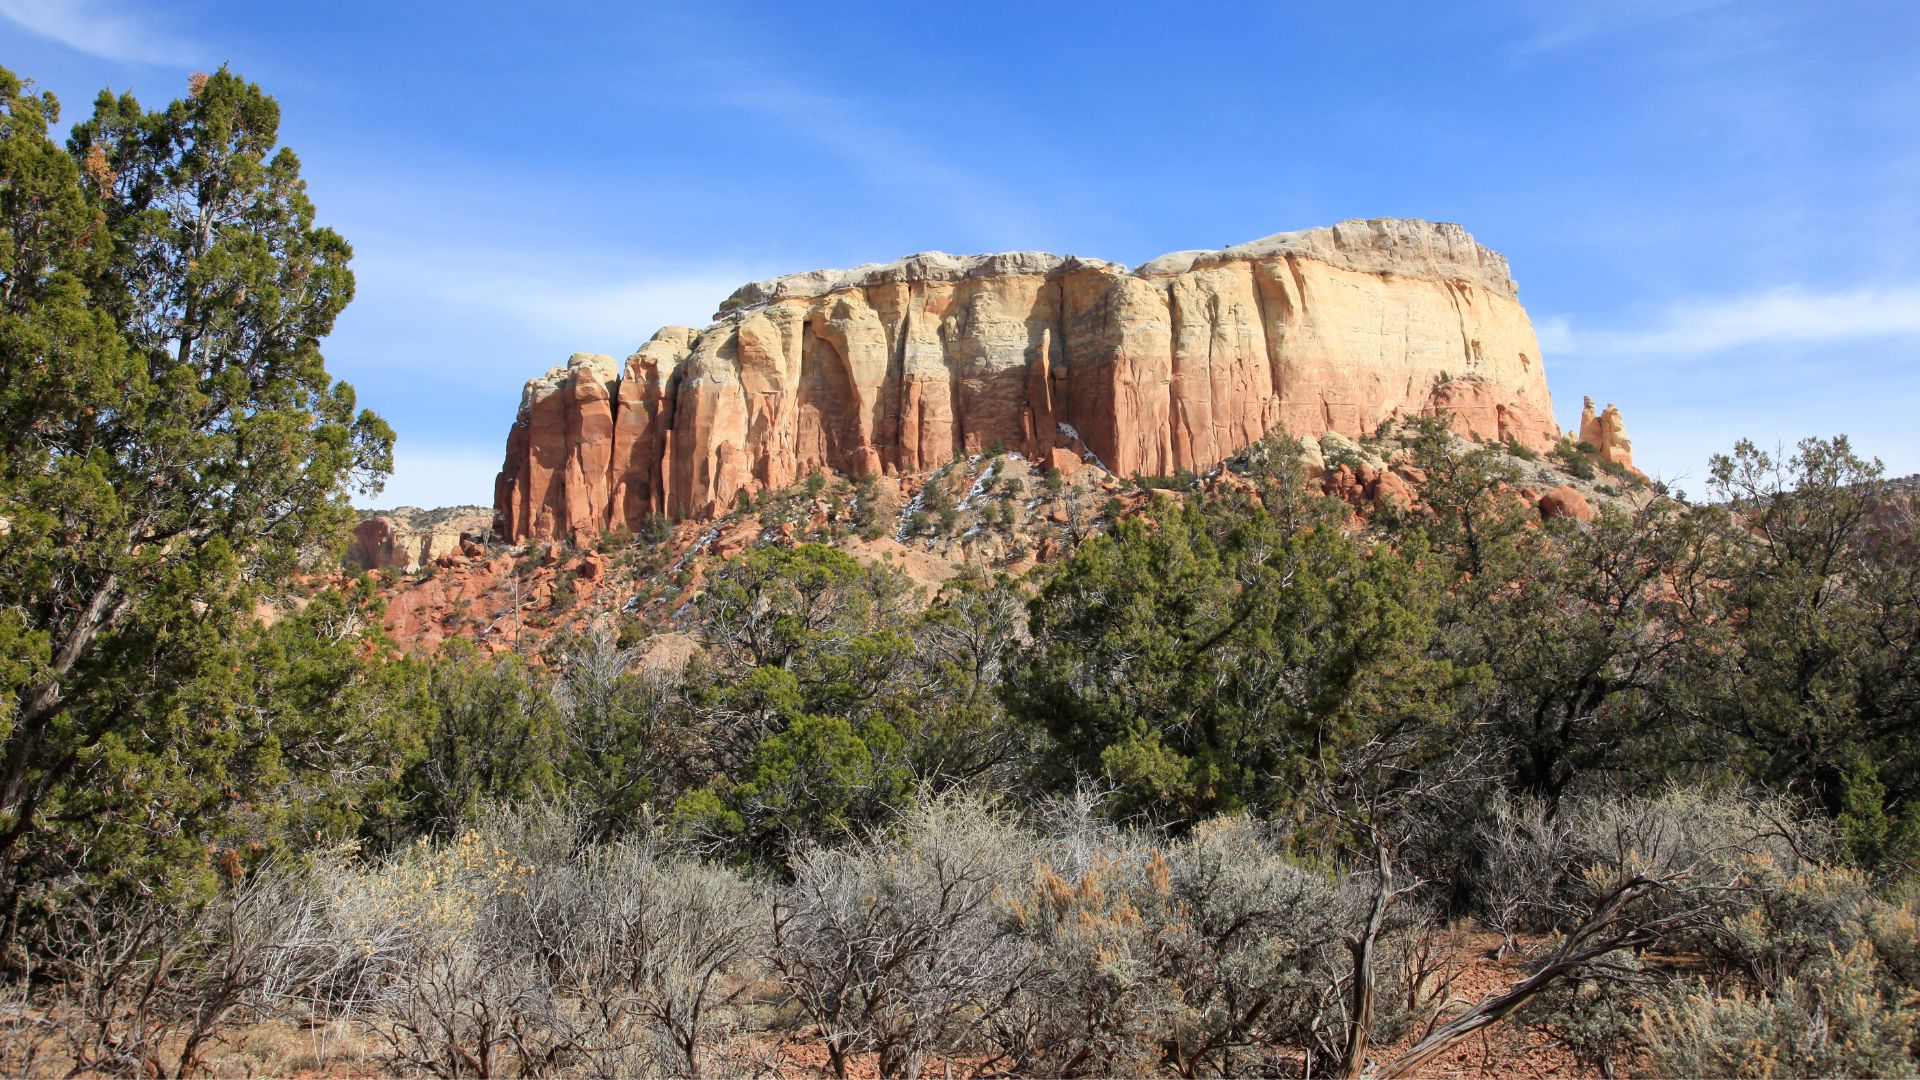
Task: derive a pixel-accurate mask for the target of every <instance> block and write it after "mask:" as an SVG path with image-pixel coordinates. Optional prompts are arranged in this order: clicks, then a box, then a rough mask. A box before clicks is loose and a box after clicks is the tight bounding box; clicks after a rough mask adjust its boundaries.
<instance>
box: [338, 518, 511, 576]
mask: <svg viewBox="0 0 1920 1080" xmlns="http://www.w3.org/2000/svg"><path fill="white" fill-rule="evenodd" d="M492 520H493V514H492V513H491V512H489V511H488V510H487V509H486V508H485V507H480V506H450V507H445V508H443V509H439V510H421V509H419V508H417V507H412V506H402V507H400V508H398V509H395V510H389V511H385V512H383V513H378V514H369V515H368V516H366V517H363V518H361V519H360V521H359V522H358V523H357V524H355V525H354V528H353V539H352V541H350V542H349V543H348V545H347V553H346V558H345V560H344V561H345V562H346V563H347V565H349V566H352V567H354V568H356V569H360V570H389V569H391V570H417V569H419V568H420V567H422V566H425V565H426V564H427V563H429V562H432V561H434V560H435V559H437V558H440V557H441V556H444V555H447V554H450V553H453V552H457V551H460V550H461V548H462V543H461V542H462V540H466V541H468V542H469V543H471V542H473V541H474V540H475V539H476V538H484V537H485V536H486V534H487V527H488V526H489V525H490V524H491V523H492Z"/></svg>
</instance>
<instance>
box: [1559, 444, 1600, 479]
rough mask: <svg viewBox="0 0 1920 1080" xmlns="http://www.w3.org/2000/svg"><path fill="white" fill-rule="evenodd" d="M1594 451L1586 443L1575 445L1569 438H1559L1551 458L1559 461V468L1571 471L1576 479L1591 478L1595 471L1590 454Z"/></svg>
mask: <svg viewBox="0 0 1920 1080" xmlns="http://www.w3.org/2000/svg"><path fill="white" fill-rule="evenodd" d="M1582 447H1586V449H1582ZM1594 452H1595V451H1593V450H1592V448H1591V447H1590V446H1588V444H1586V443H1581V444H1580V445H1579V446H1575V445H1574V444H1573V442H1572V441H1571V440H1568V439H1561V440H1560V441H1559V442H1558V443H1556V444H1555V445H1554V448H1553V459H1554V460H1555V461H1557V462H1559V463H1560V467H1561V468H1563V469H1565V470H1567V472H1569V473H1572V474H1573V475H1574V476H1575V477H1577V478H1578V479H1581V480H1591V479H1593V478H1594V475H1595V473H1594V469H1593V458H1592V457H1591V456H1590V455H1591V454H1592V453H1594Z"/></svg>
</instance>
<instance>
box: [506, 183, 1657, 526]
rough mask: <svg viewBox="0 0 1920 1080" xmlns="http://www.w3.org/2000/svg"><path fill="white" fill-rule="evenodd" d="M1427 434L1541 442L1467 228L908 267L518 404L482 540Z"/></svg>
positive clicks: (1501, 288) (1540, 379) (1536, 363)
mask: <svg viewBox="0 0 1920 1080" xmlns="http://www.w3.org/2000/svg"><path fill="white" fill-rule="evenodd" d="M1440 409H1445V410H1447V411H1448V412H1449V413H1450V414H1451V415H1452V416H1453V417H1454V418H1455V424H1456V428H1457V430H1459V431H1460V432H1461V433H1462V434H1468V435H1473V436H1476V437H1481V438H1485V439H1489V440H1502V441H1509V442H1512V443H1514V444H1516V445H1520V446H1523V447H1527V448H1529V449H1533V450H1544V449H1546V448H1547V447H1548V446H1549V445H1550V444H1551V443H1553V442H1554V441H1555V440H1556V439H1557V437H1558V435H1559V433H1558V432H1557V430H1556V429H1555V426H1554V422H1553V419H1552V416H1553V402H1552V399H1551V397H1550V395H1549V393H1548V390H1547V381H1546V373H1545V369H1544V367H1543V364H1542V361H1541V356H1540V347H1539V344H1538V342H1537V340H1536V339H1535V336H1534V332H1533V327H1532V325H1531V323H1530V322H1529V321H1528V318H1527V314H1526V311H1525V310H1524V309H1523V308H1522V307H1521V306H1520V303H1519V300H1518V290H1517V287H1516V286H1515V284H1514V282H1513V279H1512V277H1511V275H1510V273H1509V271H1508V268H1507V262H1506V259H1505V258H1503V257H1502V256H1500V255H1498V254H1496V253H1494V252H1492V251H1489V250H1488V249H1486V248H1485V247H1482V246H1481V245H1480V244H1479V243H1477V242H1475V241H1474V239H1473V238H1472V237H1471V236H1469V235H1468V234H1467V232H1466V231H1465V230H1464V229H1462V228H1460V227H1459V226H1457V225H1447V224H1432V223H1428V222H1424V221H1410V220H1395V219H1377V220H1371V221H1349V222H1343V223H1341V224H1339V225H1335V226H1333V227H1331V228H1322V229H1311V230H1306V231H1303V232H1293V233H1281V234H1278V235H1275V236H1270V237H1267V238H1265V239H1263V240H1258V241H1254V242H1252V243H1248V244H1242V245H1239V246H1237V247H1230V248H1226V249H1223V250H1218V251H1187V252H1179V253H1176V254H1172V255H1166V256H1162V257H1160V258H1158V259H1154V260H1152V261H1151V262H1148V263H1145V264H1143V265H1141V266H1139V267H1136V268H1133V269H1128V268H1127V267H1125V266H1121V265H1118V264H1114V263H1108V262H1102V261H1098V260H1091V259H1082V258H1077V257H1061V256H1056V255H1047V254H1040V253H1032V252H1020V253H1011V254H1000V255H982V256H967V257H956V256H951V255H945V254H940V253H930V254H921V255H914V256H910V257H908V258H905V259H902V260H899V261H897V262H893V263H888V264H884V265H871V266H864V267H859V268H857V269H854V270H848V271H839V270H818V271H812V272H809V273H804V274H795V275H790V276H787V277H782V278H775V279H772V280H769V281H762V282H756V283H753V284H751V285H748V286H745V287H744V288H742V289H740V290H738V291H737V292H735V293H734V294H733V296H731V297H730V298H728V299H727V301H726V302H725V303H724V304H723V305H722V307H721V311H720V313H719V314H718V315H717V316H716V321H715V322H714V323H713V325H711V326H709V327H707V328H706V329H705V330H699V331H696V330H693V329H689V328H687V327H668V328H666V329H663V330H661V331H659V332H658V333H657V334H655V335H654V337H653V339H652V340H651V341H649V342H647V344H645V345H644V346H642V347H641V348H640V349H639V350H638V351H637V352H635V353H634V354H633V355H632V356H630V357H628V358H627V359H626V360H625V361H624V362H621V361H617V360H615V359H613V358H611V357H607V356H598V355H590V354H576V355H575V356H574V357H573V358H572V359H571V360H570V361H569V362H568V363H567V365H566V366H564V367H559V368H555V369H553V370H552V371H550V372H548V373H547V374H546V375H545V376H542V377H541V378H538V379H534V380H532V381H531V382H529V383H528V384H527V387H526V390H525V392H524V394H523V396H522V399H521V403H520V409H519V413H518V417H517V419H516V420H515V422H514V425H513V429H512V431H511V433H510V435H509V436H508V439H507V452H506V460H505V463H504V465H503V466H502V469H501V472H500V475H499V479H498V481H497V484H496V490H495V502H494V516H495V521H494V529H495V535H496V536H497V537H501V538H505V539H509V540H523V539H528V538H541V539H569V540H574V541H576V542H582V543H585V542H588V541H590V540H591V539H592V538H593V537H596V536H599V535H602V534H605V533H607V532H610V531H616V530H620V529H627V530H638V529H642V528H644V527H646V523H647V521H648V520H649V518H650V517H652V516H655V515H668V516H671V517H673V518H676V519H683V518H691V519H696V520H711V519H715V518H718V517H720V516H723V515H724V514H726V513H727V512H728V511H729V510H731V509H732V508H734V507H736V506H737V505H740V503H741V502H742V500H743V499H744V498H746V497H748V496H751V495H752V494H753V493H755V492H759V491H766V490H779V489H782V488H785V487H787V486H788V485H790V484H793V483H794V482H796V481H798V480H800V479H801V478H803V477H805V476H806V475H807V474H808V473H810V472H812V471H814V470H826V471H831V472H836V473H840V474H843V475H846V476H855V477H859V476H869V477H871V476H882V477H911V476H923V475H926V474H929V473H931V472H933V471H934V470H937V469H941V468H944V467H947V466H949V465H950V464H952V463H953V462H955V461H958V460H964V459H967V458H969V457H971V456H972V455H976V454H981V453H985V452H987V451H989V450H992V449H995V448H1001V449H1005V450H1008V451H1016V452H1019V453H1021V454H1022V455H1023V456H1024V457H1025V458H1026V459H1028V460H1030V461H1036V462H1044V463H1051V464H1063V463H1067V462H1072V463H1075V464H1078V463H1081V462H1086V463H1091V464H1094V465H1096V466H1098V467H1100V468H1102V469H1104V470H1107V471H1109V472H1110V473H1111V474H1113V475H1115V476H1121V477H1131V476H1136V475H1141V476H1167V475H1171V474H1173V473H1175V472H1177V471H1179V470H1193V471H1204V470H1207V469H1210V468H1212V467H1213V466H1215V465H1217V464H1218V463H1219V462H1220V461H1222V460H1224V459H1225V458H1226V457H1227V456H1228V455H1229V454H1232V453H1233V452H1235V451H1236V450H1238V449H1240V448H1241V447H1244V446H1246V445H1248V444H1249V443H1252V442H1253V441H1255V440H1257V439H1259V438H1260V437H1262V436H1263V435H1264V434H1266V433H1267V432H1268V431H1271V430H1273V429H1275V428H1280V427H1284V428H1285V429H1286V430H1288V431H1290V432H1294V433H1296V434H1306V435H1309V436H1317V435H1319V434H1321V433H1323V432H1336V433H1339V434H1342V435H1346V436H1349V437H1357V436H1360V435H1363V434H1366V433H1368V432H1371V431H1373V430H1374V429H1375V427H1376V426H1377V425H1378V424H1379V423H1380V421H1382V420H1384V419H1387V418H1390V417H1394V416H1400V415H1408V414H1415V413H1431V412H1434V411H1436V410H1440ZM1607 416H1610V417H1611V419H1612V421H1613V422H1614V424H1615V427H1616V428H1617V421H1618V414H1617V412H1612V413H1609V414H1607ZM1605 422H1606V420H1605V418H1604V417H1602V418H1596V431H1597V430H1599V429H1600V428H1602V427H1604V425H1605ZM1583 434H1585V433H1584V432H1583ZM1595 445H1596V446H1598V445H1599V444H1598V443H1596V444H1595ZM1619 446H1620V448H1621V452H1622V453H1624V448H1625V443H1624V434H1622V438H1621V441H1620V443H1619ZM1607 460H1609V461H1615V460H1620V459H1619V458H1618V457H1614V456H1609V457H1608V458H1607Z"/></svg>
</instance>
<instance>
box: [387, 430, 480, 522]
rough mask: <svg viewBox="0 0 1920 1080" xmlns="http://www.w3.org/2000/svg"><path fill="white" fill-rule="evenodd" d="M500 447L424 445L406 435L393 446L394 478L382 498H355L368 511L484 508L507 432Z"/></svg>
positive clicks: (448, 443) (388, 481) (465, 444)
mask: <svg viewBox="0 0 1920 1080" xmlns="http://www.w3.org/2000/svg"><path fill="white" fill-rule="evenodd" d="M500 438H501V441H500V442H496V443H456V442H433V441H421V440H415V439H410V438H408V437H407V436H406V435H405V434H404V433H403V434H402V435H401V436H400V440H399V442H397V443H396V444H395V445H394V448H393V476H392V477H391V478H389V479H388V480H387V484H386V487H385V488H383V489H382V490H381V491H380V493H379V494H377V495H372V496H365V497H359V498H356V499H354V502H355V504H356V505H358V506H360V507H362V508H365V509H387V510H390V509H392V508H393V507H396V506H457V505H462V504H475V505H485V504H487V503H490V502H492V501H493V477H494V474H495V473H497V472H498V471H499V469H500V457H501V447H502V446H503V445H504V443H505V439H506V432H505V430H502V431H501V432H500Z"/></svg>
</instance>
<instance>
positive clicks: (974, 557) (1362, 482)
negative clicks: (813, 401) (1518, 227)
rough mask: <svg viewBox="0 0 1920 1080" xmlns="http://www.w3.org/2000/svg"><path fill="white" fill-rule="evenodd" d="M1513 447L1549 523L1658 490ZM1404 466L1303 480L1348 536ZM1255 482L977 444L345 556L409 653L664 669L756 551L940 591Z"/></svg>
mask: <svg viewBox="0 0 1920 1080" xmlns="http://www.w3.org/2000/svg"><path fill="white" fill-rule="evenodd" d="M1509 452H1510V453H1513V454H1515V455H1516V456H1515V457H1514V464H1515V465H1516V466H1517V467H1518V468H1519V469H1520V470H1521V472H1522V477H1523V479H1522V480H1521V484H1520V487H1519V488H1518V489H1517V490H1516V491H1515V495H1516V496H1517V497H1518V498H1521V499H1524V500H1525V501H1526V502H1528V503H1529V504H1532V505H1534V506H1535V507H1537V509H1538V510H1539V512H1540V513H1541V515H1542V517H1543V518H1544V517H1550V516H1573V517H1579V518H1585V517H1589V516H1591V515H1592V513H1593V512H1594V508H1595V507H1596V506H1598V505H1601V504H1604V503H1618V504H1623V505H1624V504H1631V503H1633V502H1636V501H1639V500H1643V499H1644V498H1645V497H1647V494H1648V492H1649V490H1650V489H1649V488H1647V487H1646V486H1645V484H1644V482H1642V481H1639V480H1638V479H1637V477H1635V476H1634V475H1633V474H1628V473H1621V472H1619V471H1618V470H1617V469H1616V470H1615V471H1614V472H1611V473H1610V472H1608V471H1605V470H1604V469H1599V470H1596V469H1592V468H1588V469H1585V470H1581V471H1584V472H1586V473H1587V474H1588V475H1586V476H1585V477H1582V476H1579V475H1575V472H1574V471H1572V469H1571V468H1570V465H1569V463H1568V462H1565V461H1562V460H1560V459H1558V458H1555V457H1554V456H1552V455H1536V454H1532V453H1531V452H1528V451H1523V450H1517V449H1515V450H1510V451H1509ZM1084 457H1091V455H1085V456H1084ZM1404 459H1405V449H1404V447H1403V446H1401V445H1400V444H1399V443H1396V442H1394V441H1392V440H1386V441H1378V440H1365V441H1361V442H1355V441H1353V440H1349V439H1347V438H1345V437H1344V436H1340V435H1327V436H1323V437H1322V438H1321V439H1319V440H1317V441H1309V442H1308V443H1306V444H1305V446H1304V452H1303V454H1302V461H1303V465H1304V466H1305V467H1306V469H1307V472H1308V475H1309V476H1310V477H1313V478H1317V481H1310V483H1313V482H1317V484H1318V487H1319V489H1320V490H1321V491H1323V492H1325V493H1326V494H1329V495H1333V496H1336V497H1338V498H1340V499H1342V500H1343V501H1345V502H1346V503H1347V504H1348V505H1349V506H1350V507H1351V508H1352V510H1353V518H1352V522H1351V525H1352V527H1355V528H1361V527H1364V526H1365V523H1366V521H1367V519H1368V518H1369V517H1370V516H1371V515H1372V514H1374V513H1375V512H1376V511H1377V510H1379V509H1380V508H1381V507H1386V506H1398V507H1402V508H1405V507H1412V506H1416V505H1417V504H1418V501H1419V489H1420V485H1421V484H1422V483H1423V482H1424V481H1425V477H1423V476H1422V475H1421V474H1420V472H1419V470H1418V469H1416V468H1413V467H1412V466H1410V465H1408V464H1407V463H1406V461H1405V460H1404ZM1062 466H1064V468H1062ZM1252 487H1253V485H1252V483H1251V482H1249V481H1248V480H1247V479H1246V478H1245V476H1244V475H1243V473H1242V472H1238V471H1236V468H1235V465H1234V464H1233V463H1232V462H1229V463H1228V465H1226V466H1224V467H1223V468H1221V469H1218V470H1215V471H1214V472H1212V473H1209V474H1207V475H1205V476H1200V477H1183V478H1180V479H1178V480H1171V481H1147V482H1142V481H1139V480H1128V479H1122V478H1120V477H1116V476H1114V475H1112V474H1111V473H1109V472H1108V471H1107V470H1106V469H1105V468H1103V467H1102V466H1101V464H1100V463H1099V462H1098V461H1097V460H1084V459H1083V458H1081V457H1075V456H1074V455H1071V454H1056V455H1054V458H1053V459H1052V460H1051V461H1049V462H1048V463H1047V464H1046V465H1045V466H1042V465H1041V464H1039V463H1037V462H1034V461H1031V460H1028V459H1027V458H1025V457H1023V456H1022V455H1020V454H1016V453H982V454H976V455H972V456H970V457H965V458H961V459H957V460H955V461H953V462H950V463H948V464H947V465H945V466H944V467H942V468H940V469H938V470H935V471H934V472H932V473H929V474H927V475H925V476H916V477H902V478H893V477H887V478H874V479H870V480H866V481H861V482H855V481H852V480H850V479H848V478H846V477H842V476H837V475H828V474H824V473H819V474H815V475H814V476H812V477H809V478H807V479H806V480H803V481H801V482H800V483H798V484H795V485H793V486H792V487H789V488H787V489H785V490H782V491H779V492H768V493H763V494H762V495H760V496H758V497H757V498H756V499H755V500H754V501H753V503H752V504H751V505H749V506H744V507H741V508H739V509H736V510H735V511H734V512H733V513H731V514H728V515H727V516H725V517H723V518H721V519H719V520H716V521H711V522H680V523H677V524H671V523H666V522H658V523H657V524H656V525H655V526H654V527H653V529H652V531H651V532H650V533H649V534H647V535H639V536H636V535H633V534H630V533H626V532H616V533H613V534H610V535H607V536H605V537H602V538H600V539H599V540H598V541H596V542H595V543H594V544H592V545H591V546H587V547H576V546H573V545H568V544H563V543H553V542H544V541H530V542H528V543H525V544H519V545H507V544H500V543H490V542H488V540H487V536H488V533H487V529H486V526H485V524H483V523H484V522H485V520H486V518H485V514H486V512H485V511H484V510H482V509H481V508H478V507H454V508H447V509H444V510H437V511H418V510H410V509H405V510H401V511H390V512H385V513H381V514H372V515H367V516H366V518H365V519H364V520H363V521H362V522H361V524H360V528H359V531H358V532H357V533H356V548H357V549H364V548H365V547H367V546H368V545H367V540H366V538H367V537H369V536H373V537H375V538H376V539H377V538H378V537H380V536H390V537H394V538H396V539H395V540H394V541H393V543H392V544H391V548H392V550H395V551H401V552H412V551H416V550H417V551H419V552H420V553H421V557H420V558H419V559H418V562H417V568H410V566H409V564H408V563H406V562H403V561H401V560H400V559H398V558H390V559H388V560H387V561H385V562H367V561H354V562H351V563H350V565H351V566H354V567H359V566H370V567H373V568H374V569H375V570H377V572H378V573H379V574H380V576H381V581H382V591H383V594H384V595H385V598H386V602H387V630H388V631H389V632H390V633H391V634H392V635H393V636H394V637H395V638H396V639H397V640H398V641H399V642H400V643H401V644H402V645H403V646H404V647H407V648H417V647H424V648H433V647H436V646H438V645H439V644H440V643H441V642H444V641H446V640H448V639H450V638H454V637H461V638H466V639H468V640H470V641H472V642H474V643H475V644H476V645H477V646H479V647H480V648H481V649H482V650H483V651H488V652H499V651H506V650H518V651H524V652H526V653H528V654H529V655H532V654H535V653H537V652H538V649H539V646H540V644H541V643H543V642H544V641H546V640H547V639H549V638H551V637H552V636H553V635H555V634H556V633H559V632H562V631H567V630H581V629H585V628H586V627H588V626H590V625H592V624H593V623H594V622H595V621H596V620H602V619H607V618H610V617H611V618H614V619H616V620H617V621H620V622H626V621H628V620H638V621H639V622H640V623H641V624H643V625H644V626H646V627H647V629H648V630H650V631H651V632H652V634H653V636H654V638H655V642H656V645H655V647H656V648H657V649H660V650H665V653H666V654H665V655H662V656H660V657H658V658H657V659H659V660H661V661H666V662H671V661H672V660H674V659H675V658H676V655H677V654H678V653H681V652H684V651H685V650H686V649H688V648H690V645H689V644H688V643H686V642H685V641H684V640H682V639H680V638H679V637H677V636H676V634H677V632H678V631H679V630H681V628H682V626H683V624H684V622H685V618H686V615H687V613H688V612H689V610H690V605H691V602H692V600H693V599H694V597H695V596H696V595H698V593H699V591H700V589H701V587H702V585H703V584H704V582H705V580H706V575H707V573H708V571H709V569H710V568H711V567H712V566H713V564H714V563H715V562H717V561H719V560H722V559H726V558H728V557H730V556H733V555H736V554H738V553H740V552H741V551H744V550H746V549H747V548H749V547H752V546H754V545H759V544H780V545H793V544H798V543H807V542H819V543H826V544H830V545H833V546H835V547H837V548H840V549H841V550H844V551H846V552H848V553H849V554H852V555H854V556H855V557H857V558H860V559H862V560H865V561H868V562H873V563H880V564H884V565H887V566H891V567H894V568H896V569H898V570H899V571H900V572H901V573H903V574H904V575H905V576H906V577H907V578H908V579H909V580H910V581H912V582H913V583H914V584H916V585H918V586H920V587H921V589H922V590H923V591H924V592H925V593H926V595H928V596H929V597H931V596H932V595H933V594H934V593H936V592H938V590H939V588H940V586H941V585H942V584H943V583H945V582H946V581H948V580H950V579H952V578H954V577H956V576H959V575H961V574H963V573H980V572H985V573H988V574H997V573H1005V574H1008V575H1011V576H1016V577H1017V576H1019V575H1021V574H1024V573H1026V572H1027V571H1029V570H1031V569H1032V568H1033V567H1035V566H1036V565H1039V564H1041V563H1045V562H1049V561H1052V560H1054V559H1057V558H1060V557H1062V556H1063V555H1065V554H1067V553H1069V552H1071V551H1072V550H1073V549H1074V548H1075V547H1076V546H1077V545H1078V544H1079V543H1081V542H1082V541H1083V540H1085V539H1086V538H1087V537H1089V536H1092V535H1095V534H1097V533H1099V532H1101V531H1103V530H1105V529H1107V528H1109V527H1110V526H1111V525H1112V523H1113V522H1115V521H1117V520H1119V519H1121V518H1124V517H1126V516H1129V515H1135V514H1141V513H1145V512H1147V508H1148V507H1149V504H1150V503H1151V502H1152V501H1153V500H1154V499H1156V498H1162V499H1185V498H1191V497H1195V496H1196V495H1198V494H1200V493H1202V492H1209V493H1218V492H1225V491H1229V490H1235V489H1238V490H1242V491H1251V489H1252ZM349 558H350V560H356V556H355V555H354V553H351V552H350V554H349Z"/></svg>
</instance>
